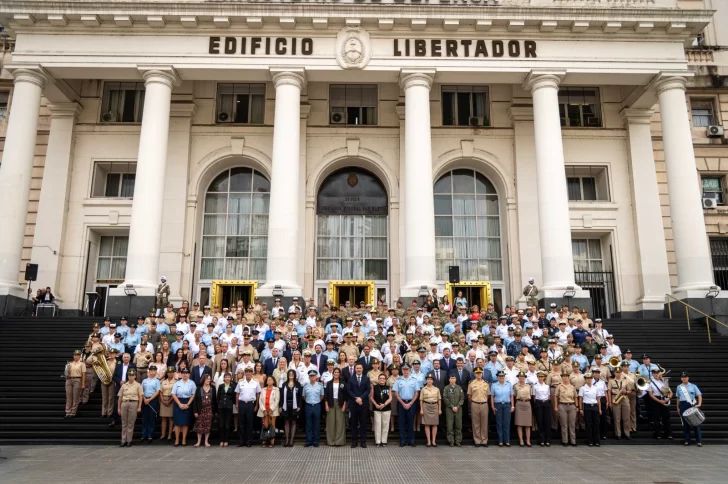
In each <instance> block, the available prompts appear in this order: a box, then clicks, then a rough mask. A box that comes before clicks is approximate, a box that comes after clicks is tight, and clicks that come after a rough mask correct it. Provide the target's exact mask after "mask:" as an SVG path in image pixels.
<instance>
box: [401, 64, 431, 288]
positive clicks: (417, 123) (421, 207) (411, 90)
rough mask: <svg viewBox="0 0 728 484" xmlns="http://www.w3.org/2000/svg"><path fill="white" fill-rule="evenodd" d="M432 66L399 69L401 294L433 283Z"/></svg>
mask: <svg viewBox="0 0 728 484" xmlns="http://www.w3.org/2000/svg"><path fill="white" fill-rule="evenodd" d="M434 76H435V71H434V70H417V71H410V70H402V73H401V79H400V86H402V89H403V90H404V109H405V131H404V140H405V148H404V168H405V170H404V175H403V178H404V183H403V184H404V185H405V191H404V200H405V204H404V244H405V249H404V254H405V256H404V257H405V281H404V286H403V287H402V296H405V297H416V296H417V294H418V292H419V290H420V288H421V287H422V286H427V288H428V289H429V290H431V289H432V288H433V287H435V286H436V285H435V281H436V271H435V200H434V195H433V184H434V180H433V179H432V140H431V135H430V88H431V87H432V82H433V79H434Z"/></svg>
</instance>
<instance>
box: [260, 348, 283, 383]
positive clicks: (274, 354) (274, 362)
mask: <svg viewBox="0 0 728 484" xmlns="http://www.w3.org/2000/svg"><path fill="white" fill-rule="evenodd" d="M280 359H281V357H280V356H278V348H273V349H272V350H271V357H270V358H268V359H267V360H265V363H263V373H265V376H271V375H272V374H273V371H274V370H275V369H276V368H278V361H279V360H280Z"/></svg>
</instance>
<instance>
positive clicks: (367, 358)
mask: <svg viewBox="0 0 728 484" xmlns="http://www.w3.org/2000/svg"><path fill="white" fill-rule="evenodd" d="M366 362H367V366H369V357H368V356H367V357H366ZM360 381H361V378H360Z"/></svg>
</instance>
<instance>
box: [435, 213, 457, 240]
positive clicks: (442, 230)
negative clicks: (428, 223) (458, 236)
mask: <svg viewBox="0 0 728 484" xmlns="http://www.w3.org/2000/svg"><path fill="white" fill-rule="evenodd" d="M452 233H453V230H452V217H450V216H447V217H435V235H436V236H452Z"/></svg>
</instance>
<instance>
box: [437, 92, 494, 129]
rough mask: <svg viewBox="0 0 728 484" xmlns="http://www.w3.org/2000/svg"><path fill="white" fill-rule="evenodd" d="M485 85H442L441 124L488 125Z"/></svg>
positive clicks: (487, 100)
mask: <svg viewBox="0 0 728 484" xmlns="http://www.w3.org/2000/svg"><path fill="white" fill-rule="evenodd" d="M489 102H490V100H489V99H488V87H487V86H442V125H443V126H473V127H475V126H490V119H489V118H488V103H489Z"/></svg>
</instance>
